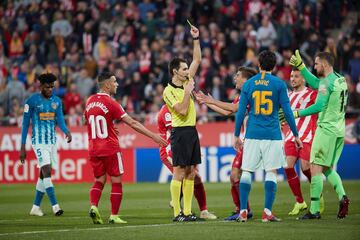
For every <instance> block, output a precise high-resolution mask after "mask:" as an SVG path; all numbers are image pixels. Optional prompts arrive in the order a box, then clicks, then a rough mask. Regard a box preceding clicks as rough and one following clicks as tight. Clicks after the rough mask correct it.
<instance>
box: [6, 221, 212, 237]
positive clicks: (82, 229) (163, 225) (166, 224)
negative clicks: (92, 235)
mask: <svg viewBox="0 0 360 240" xmlns="http://www.w3.org/2000/svg"><path fill="white" fill-rule="evenodd" d="M215 222H217V223H219V222H218V221H211V222H209V221H208V222H207V223H215ZM203 223H205V222H191V223H165V224H150V225H149V224H148V225H131V226H122V227H120V226H118V227H97V228H70V229H58V230H48V231H29V232H12V233H0V236H13V235H28V234H39V233H59V232H72V231H101V230H108V229H118V228H144V227H169V226H176V225H179V224H203Z"/></svg>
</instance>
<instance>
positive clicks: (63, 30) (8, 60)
mask: <svg viewBox="0 0 360 240" xmlns="http://www.w3.org/2000/svg"><path fill="white" fill-rule="evenodd" d="M359 10H360V9H359V3H358V1H356V0H355V1H346V0H331V1H330V0H328V1H326V0H322V1H321V0H318V1H316V0H271V1H261V0H196V1H195V0H194V1H186V0H166V1H165V0H153V1H150V0H142V1H141V0H79V1H75V0H61V1H60V0H59V1H56V0H51V1H50V0H43V1H40V0H21V1H16V0H13V1H11V0H8V1H1V6H0V126H8V125H21V121H22V111H23V109H22V106H23V103H24V100H25V99H26V98H27V97H28V96H29V95H31V94H32V93H34V92H36V91H38V87H39V83H38V81H36V80H35V79H36V76H37V75H38V74H40V73H43V72H45V71H50V72H52V73H54V74H56V75H57V76H58V79H59V81H57V82H56V87H55V90H54V92H55V94H56V95H57V96H59V97H61V98H62V99H63V103H64V111H65V114H66V115H67V122H68V124H69V125H70V126H77V125H81V116H82V114H83V107H84V103H85V101H86V99H87V97H88V96H89V95H90V94H92V93H95V92H96V76H97V74H98V73H99V72H101V71H103V70H108V71H112V72H114V73H115V74H116V77H117V80H118V82H119V88H118V92H117V94H116V96H115V97H116V99H117V100H118V101H119V103H121V105H122V106H123V107H124V108H125V109H126V111H127V112H128V113H130V114H132V115H133V116H135V117H136V118H138V119H139V120H142V121H144V122H145V123H148V124H154V123H155V122H156V115H157V112H158V111H159V108H160V107H161V105H162V104H163V101H162V91H163V89H164V86H166V84H167V82H168V80H169V74H168V72H167V64H168V62H169V61H170V59H171V58H172V57H173V56H180V57H183V58H185V59H189V60H190V59H191V57H192V38H191V36H190V34H189V27H188V25H187V24H186V19H190V20H191V21H192V23H193V24H194V25H196V26H198V27H199V29H200V36H201V37H200V40H201V47H202V56H203V59H202V63H201V69H200V71H199V72H198V74H197V79H196V83H197V87H196V88H197V89H198V90H200V89H201V90H203V91H204V92H207V93H210V94H212V96H213V97H214V98H216V99H219V100H223V101H231V100H232V99H234V97H235V96H236V95H237V94H238V93H237V92H236V91H235V90H234V85H233V75H234V73H235V72H236V69H237V67H238V66H239V65H246V66H253V67H256V66H257V59H256V55H257V54H258V53H259V52H260V51H261V50H264V49H270V50H272V51H274V52H275V53H276V55H277V60H278V67H277V69H276V72H275V74H276V75H278V76H279V77H280V78H282V79H284V81H287V82H288V81H289V78H290V72H291V67H290V66H289V64H288V61H289V58H290V56H291V54H292V52H293V50H294V49H296V48H299V49H300V51H301V54H302V55H303V56H304V57H305V60H306V64H307V66H309V67H311V66H312V64H313V59H314V55H315V54H316V53H317V52H318V51H328V52H331V53H333V54H334V55H335V57H336V68H335V69H336V71H338V72H340V73H342V74H344V75H345V76H346V79H347V82H348V85H349V94H350V101H349V105H348V115H351V116H352V117H354V116H356V114H358V113H359V112H360V81H359V73H360V26H359V19H360V18H359V16H358V15H356V14H357V13H358V12H359ZM198 108H199V109H198V115H199V116H198V117H199V119H198V120H199V121H200V122H207V121H213V120H219V119H221V118H219V117H217V116H216V115H214V114H211V113H209V111H210V110H208V109H207V108H206V107H205V106H198Z"/></svg>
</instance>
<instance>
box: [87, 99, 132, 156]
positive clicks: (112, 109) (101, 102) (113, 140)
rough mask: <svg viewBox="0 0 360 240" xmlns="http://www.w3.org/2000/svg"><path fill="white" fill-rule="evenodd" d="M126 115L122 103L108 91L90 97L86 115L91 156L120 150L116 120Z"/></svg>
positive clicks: (112, 153) (107, 154) (114, 152)
mask: <svg viewBox="0 0 360 240" xmlns="http://www.w3.org/2000/svg"><path fill="white" fill-rule="evenodd" d="M126 115H127V113H126V112H125V111H124V109H123V108H122V107H121V105H120V104H119V103H117V102H116V101H115V100H114V99H113V98H111V97H110V95H108V94H106V93H97V94H94V95H92V96H90V97H89V99H88V100H87V102H86V106H85V114H84V117H85V120H86V124H87V129H88V139H89V155H90V156H96V157H102V156H110V155H114V154H116V153H118V152H120V145H119V140H118V138H117V133H116V129H115V126H114V120H120V119H122V118H123V117H124V116H126Z"/></svg>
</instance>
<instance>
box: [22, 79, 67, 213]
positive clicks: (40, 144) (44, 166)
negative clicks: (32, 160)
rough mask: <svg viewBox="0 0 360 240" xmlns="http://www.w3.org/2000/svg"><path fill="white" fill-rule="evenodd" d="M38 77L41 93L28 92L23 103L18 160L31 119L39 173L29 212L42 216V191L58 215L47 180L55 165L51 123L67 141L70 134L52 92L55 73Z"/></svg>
mask: <svg viewBox="0 0 360 240" xmlns="http://www.w3.org/2000/svg"><path fill="white" fill-rule="evenodd" d="M38 79H39V81H40V91H41V92H40V93H34V94H33V95H31V96H30V97H29V98H28V99H27V100H26V103H25V106H24V121H23V127H22V132H21V149H20V161H21V163H24V162H25V159H26V150H25V145H26V138H27V133H28V129H29V125H30V119H31V123H32V133H31V144H32V147H33V149H34V152H35V154H36V157H37V160H38V167H39V168H40V174H39V179H38V181H37V183H36V193H35V200H34V204H33V207H32V209H31V211H30V215H34V216H43V215H44V213H43V212H42V210H41V208H40V203H41V200H42V198H43V196H44V194H45V192H46V194H47V195H48V197H49V199H50V202H51V205H52V210H53V212H54V214H55V215H56V216H60V215H62V214H63V212H64V211H63V210H62V209H61V208H60V206H59V204H58V203H57V200H56V196H55V191H54V185H53V183H52V181H51V169H52V168H53V169H57V167H58V163H57V152H56V130H55V126H56V125H58V126H59V127H60V129H61V130H62V131H63V132H64V133H65V135H66V138H67V142H68V143H69V142H71V133H70V131H69V130H68V129H67V127H66V125H65V120H64V115H63V111H62V104H61V100H60V98H58V97H57V96H55V95H53V89H54V82H55V81H56V76H55V75H54V74H51V73H44V74H41V75H40V76H39V77H38Z"/></svg>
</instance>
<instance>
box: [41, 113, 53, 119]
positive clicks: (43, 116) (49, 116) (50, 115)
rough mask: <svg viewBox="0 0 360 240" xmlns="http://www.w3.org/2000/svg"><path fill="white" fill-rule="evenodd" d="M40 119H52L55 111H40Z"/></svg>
mask: <svg viewBox="0 0 360 240" xmlns="http://www.w3.org/2000/svg"><path fill="white" fill-rule="evenodd" d="M39 117H40V120H54V119H55V113H54V112H41V113H39Z"/></svg>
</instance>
